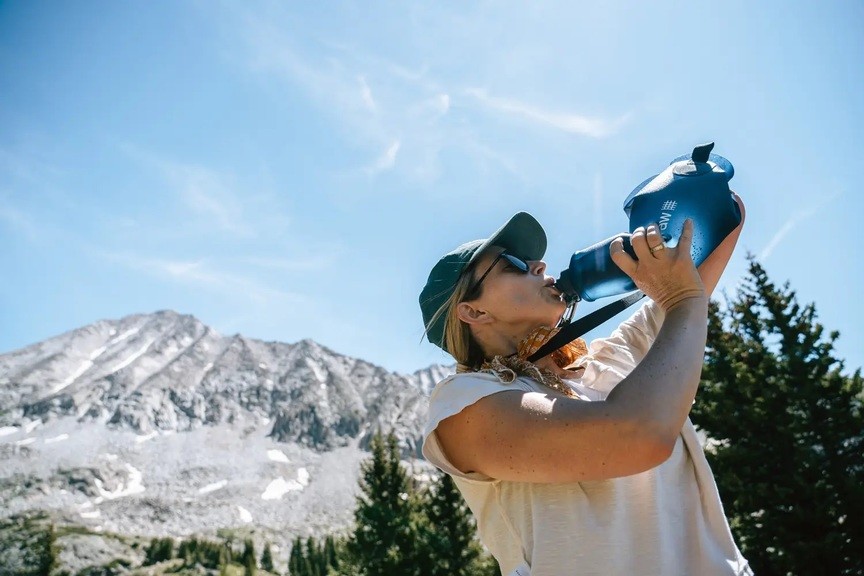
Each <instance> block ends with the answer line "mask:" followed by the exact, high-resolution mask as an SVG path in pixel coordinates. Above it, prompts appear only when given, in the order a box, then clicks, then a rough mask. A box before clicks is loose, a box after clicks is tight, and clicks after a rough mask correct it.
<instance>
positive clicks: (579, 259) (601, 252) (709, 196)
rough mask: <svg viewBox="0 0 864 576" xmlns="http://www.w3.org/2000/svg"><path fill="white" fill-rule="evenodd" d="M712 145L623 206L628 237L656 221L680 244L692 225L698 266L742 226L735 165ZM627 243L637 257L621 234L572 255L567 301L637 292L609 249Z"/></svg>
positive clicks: (670, 241) (682, 159) (565, 281)
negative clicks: (686, 223)
mask: <svg viewBox="0 0 864 576" xmlns="http://www.w3.org/2000/svg"><path fill="white" fill-rule="evenodd" d="M713 148H714V143H713V142H711V143H709V144H703V145H701V146H697V147H696V148H694V149H693V153H692V154H689V155H685V156H679V157H678V158H675V159H674V160H672V162H671V163H670V164H669V167H668V168H666V169H665V170H663V172H661V173H660V174H656V175H654V176H652V177H650V178H648V179H647V180H645V181H644V182H642V184H640V185H639V186H637V187H636V188H635V189H634V190H633V191H632V192H631V193H630V195H629V196H628V197H627V199H626V200H625V201H624V212H625V214H627V216H628V217H629V219H630V232H632V231H633V230H635V229H636V228H638V227H640V226H647V225H648V224H651V223H654V222H656V223H657V224H658V225H659V226H660V233H661V234H662V235H663V239H664V241H665V243H666V245H667V246H669V247H673V246H675V245H677V244H678V239H679V237H680V235H681V230H682V228H683V226H684V221H685V220H686V219H687V218H691V219H692V220H693V224H694V228H695V230H694V235H693V248H692V252H691V255H692V257H693V261H694V263H695V264H696V265H697V266H698V265H699V264H701V263H702V262H703V261H704V260H705V259H706V258H707V257H708V255H709V254H711V252H713V251H714V249H715V248H717V246H719V245H720V243H721V242H722V241H723V239H724V238H725V237H726V236H727V235H729V233H730V232H731V231H732V230H734V229H735V227H736V226H738V224H739V223H740V222H741V212H740V210H739V208H738V204H737V203H736V202H735V199H734V197H733V196H732V191H731V190H730V189H729V180H731V179H732V176H733V175H734V174H735V169H734V168H733V167H732V164H731V163H730V162H729V161H728V160H726V159H725V158H723V157H722V156H718V155H716V154H711V150H712V149H713ZM619 237H622V238H623V239H624V249H625V250H626V251H627V252H628V253H629V254H630V255H631V256H633V257H634V258H635V254H634V253H633V249H632V247H631V246H630V235H629V234H617V235H615V236H613V237H611V238H607V239H606V240H603V241H602V242H598V243H597V244H594V245H592V246H589V247H588V248H585V249H584V250H580V251H578V252H576V253H574V254H573V256H572V257H571V258H570V266H569V267H568V268H567V269H566V270H564V271H562V272H561V275H560V277H559V278H558V280H557V282H556V284H555V285H556V286H557V287H558V289H559V290H561V291H562V292H563V293H564V295H565V297H566V298H567V299H569V300H586V301H589V302H591V301H594V300H597V299H598V298H604V297H607V296H614V295H617V294H623V293H625V292H630V291H632V290H635V289H636V286H635V285H634V284H633V281H632V280H630V278H629V277H628V276H627V275H626V274H624V272H623V271H622V270H621V269H620V268H618V266H617V265H616V264H615V263H614V262H613V261H612V258H611V256H610V253H609V245H610V244H611V243H612V241H613V240H615V238H619Z"/></svg>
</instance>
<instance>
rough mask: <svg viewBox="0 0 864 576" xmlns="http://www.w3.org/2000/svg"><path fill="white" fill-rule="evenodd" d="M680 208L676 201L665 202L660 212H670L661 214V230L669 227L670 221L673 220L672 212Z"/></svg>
mask: <svg viewBox="0 0 864 576" xmlns="http://www.w3.org/2000/svg"><path fill="white" fill-rule="evenodd" d="M677 207H678V202H676V201H675V200H667V201H665V202H663V205H662V206H661V207H660V210H668V212H660V222H658V224H659V225H660V230H666V227H667V226H669V220H671V219H672V211H673V210H675V208H677Z"/></svg>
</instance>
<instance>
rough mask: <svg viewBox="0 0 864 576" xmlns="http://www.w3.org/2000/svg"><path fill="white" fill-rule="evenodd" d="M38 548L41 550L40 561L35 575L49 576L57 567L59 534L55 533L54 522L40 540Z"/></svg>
mask: <svg viewBox="0 0 864 576" xmlns="http://www.w3.org/2000/svg"><path fill="white" fill-rule="evenodd" d="M38 548H40V550H39V551H38V558H39V560H38V565H37V566H36V567H35V568H36V570H35V573H36V574H37V575H38V576H49V574H51V571H52V570H53V569H54V568H55V567H56V566H57V533H56V532H55V531H54V523H53V522H52V523H50V524H48V527H47V528H46V529H45V531H44V532H43V533H42V535H41V537H40V538H39V546H38Z"/></svg>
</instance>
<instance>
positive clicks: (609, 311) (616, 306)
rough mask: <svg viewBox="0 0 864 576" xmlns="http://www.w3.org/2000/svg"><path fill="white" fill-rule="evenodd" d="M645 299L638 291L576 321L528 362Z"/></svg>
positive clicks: (560, 331) (534, 360)
mask: <svg viewBox="0 0 864 576" xmlns="http://www.w3.org/2000/svg"><path fill="white" fill-rule="evenodd" d="M644 297H645V294H644V293H643V292H642V291H641V290H636V291H635V292H633V293H632V294H628V295H627V296H625V297H623V298H621V299H620V300H616V301H615V302H612V303H611V304H607V305H606V306H604V307H603V308H600V309H599V310H595V311H594V312H591V313H590V314H588V315H587V316H583V317H582V318H579V319H578V320H574V321H573V322H571V323H570V324H567V325H566V326H563V327H562V328H561V330H559V331H558V333H557V334H555V336H553V337H552V338H550V339H549V341H548V342H546V344H544V345H543V346H541V347H540V349H539V350H537V352H535V353H534V354H532V355H531V356H529V357H528V361H529V362H536V361H537V360H539V359H540V358H543V357H544V356H546V355H547V354H550V353H552V352H554V351H555V350H557V349H558V348H560V347H561V346H564V345H565V344H569V343H570V342H572V341H573V340H575V339H576V338H579V337H580V336H582V335H583V334H585V333H586V332H588V331H589V330H593V329H594V328H596V327H597V326H599V325H600V324H602V323H603V322H605V321H607V320H609V319H610V318H612V317H613V316H615V315H616V314H618V313H619V312H621V311H622V310H625V309H626V308H628V307H630V306H631V305H633V304H635V303H636V302H638V301H639V300H641V299H642V298H644Z"/></svg>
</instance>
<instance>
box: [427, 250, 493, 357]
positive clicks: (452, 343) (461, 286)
mask: <svg viewBox="0 0 864 576" xmlns="http://www.w3.org/2000/svg"><path fill="white" fill-rule="evenodd" d="M473 284H474V273H473V267H470V268H469V269H468V270H466V271H465V272H464V273H463V274H462V275H461V276H460V277H459V279H458V280H457V281H456V286H455V287H454V288H453V293H452V294H451V295H450V297H449V298H448V299H447V300H446V301H445V302H444V303H443V304H442V305H441V307H440V308H438V310H436V311H435V314H433V315H432V318H431V320H429V324H428V326H432V325H434V324H435V323H436V322H437V321H438V320H439V319H440V318H441V317H442V316H444V337H443V341H442V347H443V348H444V350H446V351H447V352H449V353H450V355H451V356H453V358H454V359H455V360H456V362H458V363H459V364H462V365H464V366H467V367H469V368H474V369H476V368H479V367H480V365H481V364H482V363H483V362H484V361H485V360H486V355H485V353H484V352H483V349H482V348H481V347H480V344H479V343H478V342H477V339H476V338H474V335H473V334H472V333H471V328H470V327H469V326H468V324H466V323H465V322H462V320H460V319H459V315H458V314H457V313H456V306H457V304H459V303H460V302H464V301H466V300H469V299H471V300H473V299H474V298H479V297H480V295H481V294H482V292H483V286H482V285H481V286H479V287H478V290H477V293H476V294H469V290H471V287H472V285H473Z"/></svg>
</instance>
